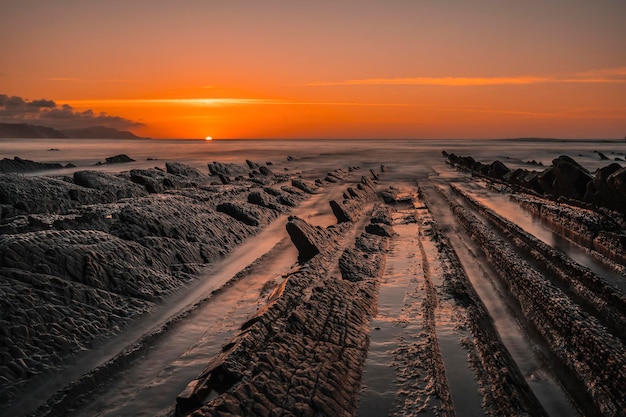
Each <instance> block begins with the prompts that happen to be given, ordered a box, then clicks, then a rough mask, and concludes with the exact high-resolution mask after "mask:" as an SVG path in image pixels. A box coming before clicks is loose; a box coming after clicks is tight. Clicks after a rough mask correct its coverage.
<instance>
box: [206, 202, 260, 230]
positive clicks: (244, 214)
mask: <svg viewBox="0 0 626 417" xmlns="http://www.w3.org/2000/svg"><path fill="white" fill-rule="evenodd" d="M215 209H216V210H217V211H219V212H221V213H224V214H227V215H229V216H230V217H232V218H234V219H236V220H239V221H240V222H243V223H245V224H247V225H248V226H258V225H259V224H260V222H259V218H258V216H257V213H255V212H254V211H252V210H250V209H249V208H248V207H246V206H243V205H241V204H235V203H230V202H227V203H221V204H218V206H217V207H216V208H215Z"/></svg>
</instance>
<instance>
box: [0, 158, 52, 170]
mask: <svg viewBox="0 0 626 417" xmlns="http://www.w3.org/2000/svg"><path fill="white" fill-rule="evenodd" d="M61 168H64V166H63V165H61V164H57V163H46V162H35V161H30V160H28V159H22V158H20V157H19V156H16V157H14V158H13V159H9V158H2V159H1V160H0V173H3V174H7V173H10V172H22V173H23V172H36V171H45V170H52V169H61Z"/></svg>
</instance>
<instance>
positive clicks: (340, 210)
mask: <svg viewBox="0 0 626 417" xmlns="http://www.w3.org/2000/svg"><path fill="white" fill-rule="evenodd" d="M329 204H330V208H331V210H332V211H333V214H334V215H335V217H336V218H337V222H339V223H343V222H353V221H354V220H355V219H354V217H353V216H352V214H351V213H350V210H349V209H348V207H346V206H345V205H344V204H342V203H338V202H337V201H335V200H331V201H330V202H329Z"/></svg>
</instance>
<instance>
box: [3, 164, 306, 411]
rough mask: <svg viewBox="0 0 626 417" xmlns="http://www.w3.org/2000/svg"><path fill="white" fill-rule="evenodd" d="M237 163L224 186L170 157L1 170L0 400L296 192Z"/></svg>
mask: <svg viewBox="0 0 626 417" xmlns="http://www.w3.org/2000/svg"><path fill="white" fill-rule="evenodd" d="M241 170H242V172H248V173H249V175H248V176H247V177H245V178H244V177H241V178H239V179H237V180H233V181H232V183H231V184H229V185H222V183H221V181H219V179H218V178H216V176H209V175H207V174H202V173H201V172H199V171H198V170H196V169H194V168H191V167H189V166H186V165H184V164H180V163H168V164H166V166H165V169H161V168H155V169H149V170H131V171H129V172H123V173H120V174H109V173H105V172H99V171H77V172H75V173H74V174H73V175H72V176H69V177H44V176H22V175H20V174H2V175H1V177H2V178H1V179H0V218H1V223H0V232H1V234H0V253H1V255H0V276H1V277H2V279H0V303H2V314H1V316H0V323H1V325H0V329H1V331H2V338H0V400H1V401H2V402H7V401H11V400H12V399H13V398H14V397H15V396H16V395H18V393H19V392H20V391H21V389H22V387H24V386H25V385H26V384H27V383H28V381H29V380H31V379H33V378H34V377H36V376H37V375H39V374H42V373H45V372H49V371H50V370H51V369H54V368H55V367H56V366H61V365H62V363H63V362H64V360H66V359H67V358H68V357H69V356H71V355H72V354H73V353H76V352H79V351H82V350H85V349H89V348H90V346H92V345H93V344H94V343H95V342H97V341H98V340H103V339H105V338H106V337H109V336H110V335H111V334H114V333H116V332H118V331H119V330H120V329H121V328H123V327H124V326H125V325H126V324H127V323H128V322H129V321H130V320H133V319H135V318H137V317H138V316H140V315H142V314H144V313H146V312H149V311H151V310H153V309H154V307H155V305H156V304H157V303H159V302H160V300H162V299H163V298H164V297H165V296H167V295H168V294H171V293H172V292H174V291H177V290H178V289H179V288H181V286H183V287H184V286H185V285H186V284H187V283H188V282H189V281H191V280H193V279H194V277H195V276H196V275H197V273H198V271H199V270H200V268H202V267H203V266H205V265H207V264H210V263H212V262H214V261H215V260H217V259H220V258H222V257H224V256H225V255H226V254H227V253H229V252H230V251H231V250H232V249H233V248H234V247H236V246H237V245H238V244H240V243H241V242H242V241H243V240H245V239H246V238H248V237H250V236H252V235H254V234H256V233H257V232H258V231H259V230H260V229H261V228H263V227H264V226H266V225H267V224H268V223H269V222H270V221H271V220H272V219H274V218H276V217H277V216H278V215H280V214H281V213H284V212H286V211H288V210H289V209H290V208H291V207H293V206H294V205H296V204H298V202H299V201H301V200H302V199H303V198H305V195H306V192H304V191H300V190H298V189H296V188H295V187H293V186H290V185H286V184H289V182H286V181H288V180H289V178H287V177H285V176H277V175H273V173H271V172H270V171H269V170H263V171H265V174H261V173H260V172H259V170H258V169H256V170H253V169H246V168H245V167H241ZM216 180H217V181H216ZM300 182H301V180H300V179H296V180H295V181H294V183H295V184H296V185H298V184H300ZM281 187H282V188H281Z"/></svg>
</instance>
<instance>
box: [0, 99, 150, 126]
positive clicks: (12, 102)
mask: <svg viewBox="0 0 626 417" xmlns="http://www.w3.org/2000/svg"><path fill="white" fill-rule="evenodd" d="M0 122H5V123H31V124H40V125H43V126H49V127H53V128H55V129H77V128H84V127H91V126H106V127H112V128H115V129H132V128H135V127H141V126H144V125H143V124H142V123H139V122H135V121H133V120H129V119H125V118H123V117H119V116H111V115H108V114H106V113H104V112H101V113H95V112H94V111H93V110H91V109H89V110H84V111H77V110H74V108H73V107H72V106H70V105H69V104H62V105H58V104H57V103H56V102H54V100H46V99H43V98H42V99H40V100H28V99H23V98H22V97H18V96H8V95H6V94H0Z"/></svg>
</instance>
